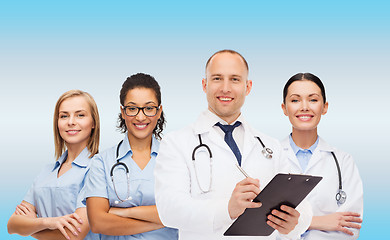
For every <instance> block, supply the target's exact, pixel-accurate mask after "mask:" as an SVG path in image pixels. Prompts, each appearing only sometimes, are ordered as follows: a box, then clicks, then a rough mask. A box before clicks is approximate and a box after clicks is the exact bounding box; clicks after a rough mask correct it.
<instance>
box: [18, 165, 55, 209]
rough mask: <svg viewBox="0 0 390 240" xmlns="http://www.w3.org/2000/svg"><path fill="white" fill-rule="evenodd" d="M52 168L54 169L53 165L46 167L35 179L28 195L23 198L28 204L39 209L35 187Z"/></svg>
mask: <svg viewBox="0 0 390 240" xmlns="http://www.w3.org/2000/svg"><path fill="white" fill-rule="evenodd" d="M51 168H53V164H48V165H46V166H45V167H44V168H43V169H42V170H41V172H40V173H39V174H38V176H36V177H35V179H34V182H33V184H31V187H30V188H29V189H28V191H27V193H26V195H25V196H24V198H23V200H24V201H26V202H28V203H30V204H32V205H34V206H35V207H37V205H36V202H35V197H34V194H35V193H34V192H35V191H34V189H35V186H36V184H37V182H38V181H39V179H41V178H42V176H43V175H44V174H46V173H47V172H48V171H50V169H51Z"/></svg>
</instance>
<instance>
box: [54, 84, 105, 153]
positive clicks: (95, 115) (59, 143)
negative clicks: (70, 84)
mask: <svg viewBox="0 0 390 240" xmlns="http://www.w3.org/2000/svg"><path fill="white" fill-rule="evenodd" d="M76 96H82V97H84V99H85V100H86V101H87V103H88V105H89V108H90V111H91V116H92V119H93V125H94V128H93V129H92V131H91V136H90V138H89V141H88V144H87V148H88V151H89V152H90V153H91V154H90V156H89V157H93V155H95V154H96V153H98V152H99V139H100V119H99V112H98V108H97V105H96V102H95V100H94V99H93V97H92V96H91V95H90V94H89V93H87V92H84V91H81V90H77V89H76V90H70V91H67V92H66V93H64V94H62V95H61V97H60V98H59V99H58V100H57V103H56V106H55V108H54V118H53V131H54V146H55V157H56V160H58V159H59V158H60V157H61V155H62V154H63V153H64V151H65V141H64V139H62V137H61V135H60V132H59V130H58V118H59V111H60V105H61V103H62V102H63V101H64V100H66V99H68V98H71V97H76Z"/></svg>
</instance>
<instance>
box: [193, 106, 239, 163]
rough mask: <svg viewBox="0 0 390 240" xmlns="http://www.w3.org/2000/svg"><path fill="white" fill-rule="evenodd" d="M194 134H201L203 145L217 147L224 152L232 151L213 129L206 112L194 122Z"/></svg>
mask: <svg viewBox="0 0 390 240" xmlns="http://www.w3.org/2000/svg"><path fill="white" fill-rule="evenodd" d="M194 133H195V134H196V135H198V134H201V135H202V141H203V143H205V144H207V145H209V146H210V147H211V148H212V146H214V145H217V146H218V147H220V148H222V149H224V150H225V151H230V152H231V151H232V150H231V149H230V147H229V146H228V145H227V143H226V142H225V140H224V138H223V137H221V136H220V135H219V134H218V133H217V131H215V129H213V123H211V122H210V119H209V118H208V117H207V111H205V112H203V113H201V114H200V116H199V118H198V120H197V121H196V122H195V125H194ZM211 151H213V150H211ZM232 154H233V152H232ZM233 156H234V154H233Z"/></svg>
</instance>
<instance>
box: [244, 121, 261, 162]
mask: <svg viewBox="0 0 390 240" xmlns="http://www.w3.org/2000/svg"><path fill="white" fill-rule="evenodd" d="M243 127H244V130H245V131H244V146H243V150H242V153H241V155H242V159H241V165H243V164H244V163H245V160H246V159H247V158H248V157H249V155H250V154H251V152H252V151H253V149H254V148H255V147H256V144H260V142H258V140H257V139H256V136H257V135H258V134H257V133H256V132H255V131H253V130H252V129H251V128H250V126H249V125H248V124H247V123H245V122H244V123H243Z"/></svg>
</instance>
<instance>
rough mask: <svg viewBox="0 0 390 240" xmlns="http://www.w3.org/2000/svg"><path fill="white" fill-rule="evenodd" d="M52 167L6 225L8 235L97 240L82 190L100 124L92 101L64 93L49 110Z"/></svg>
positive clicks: (85, 96)
mask: <svg viewBox="0 0 390 240" xmlns="http://www.w3.org/2000/svg"><path fill="white" fill-rule="evenodd" d="M53 130H54V144H55V156H56V158H57V161H56V162H55V163H51V164H48V165H47V166H46V167H45V168H44V169H43V170H42V171H41V173H40V174H39V175H38V177H37V178H36V179H35V181H34V183H33V184H32V186H31V188H30V189H29V191H28V192H27V194H26V196H25V197H24V199H23V201H22V203H21V204H20V205H18V206H17V207H16V210H15V212H14V213H13V214H12V216H11V218H10V219H9V221H8V232H9V233H11V234H13V233H16V234H19V235H22V236H32V237H34V238H36V239H59V240H60V239H87V240H95V239H99V236H98V234H94V233H92V232H90V227H89V224H88V219H87V210H86V208H85V205H84V204H83V203H82V200H83V193H82V189H83V186H84V182H85V177H86V175H87V172H88V171H89V169H90V166H91V157H93V156H94V155H95V154H96V153H97V152H98V149H99V136H100V120H99V113H98V109H97V106H96V103H95V101H94V99H93V98H92V96H91V95H90V94H88V93H86V92H83V91H80V90H70V91H68V92H66V93H64V94H62V96H61V97H60V98H59V99H58V101H57V103H56V105H55V110H54V121H53Z"/></svg>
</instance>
